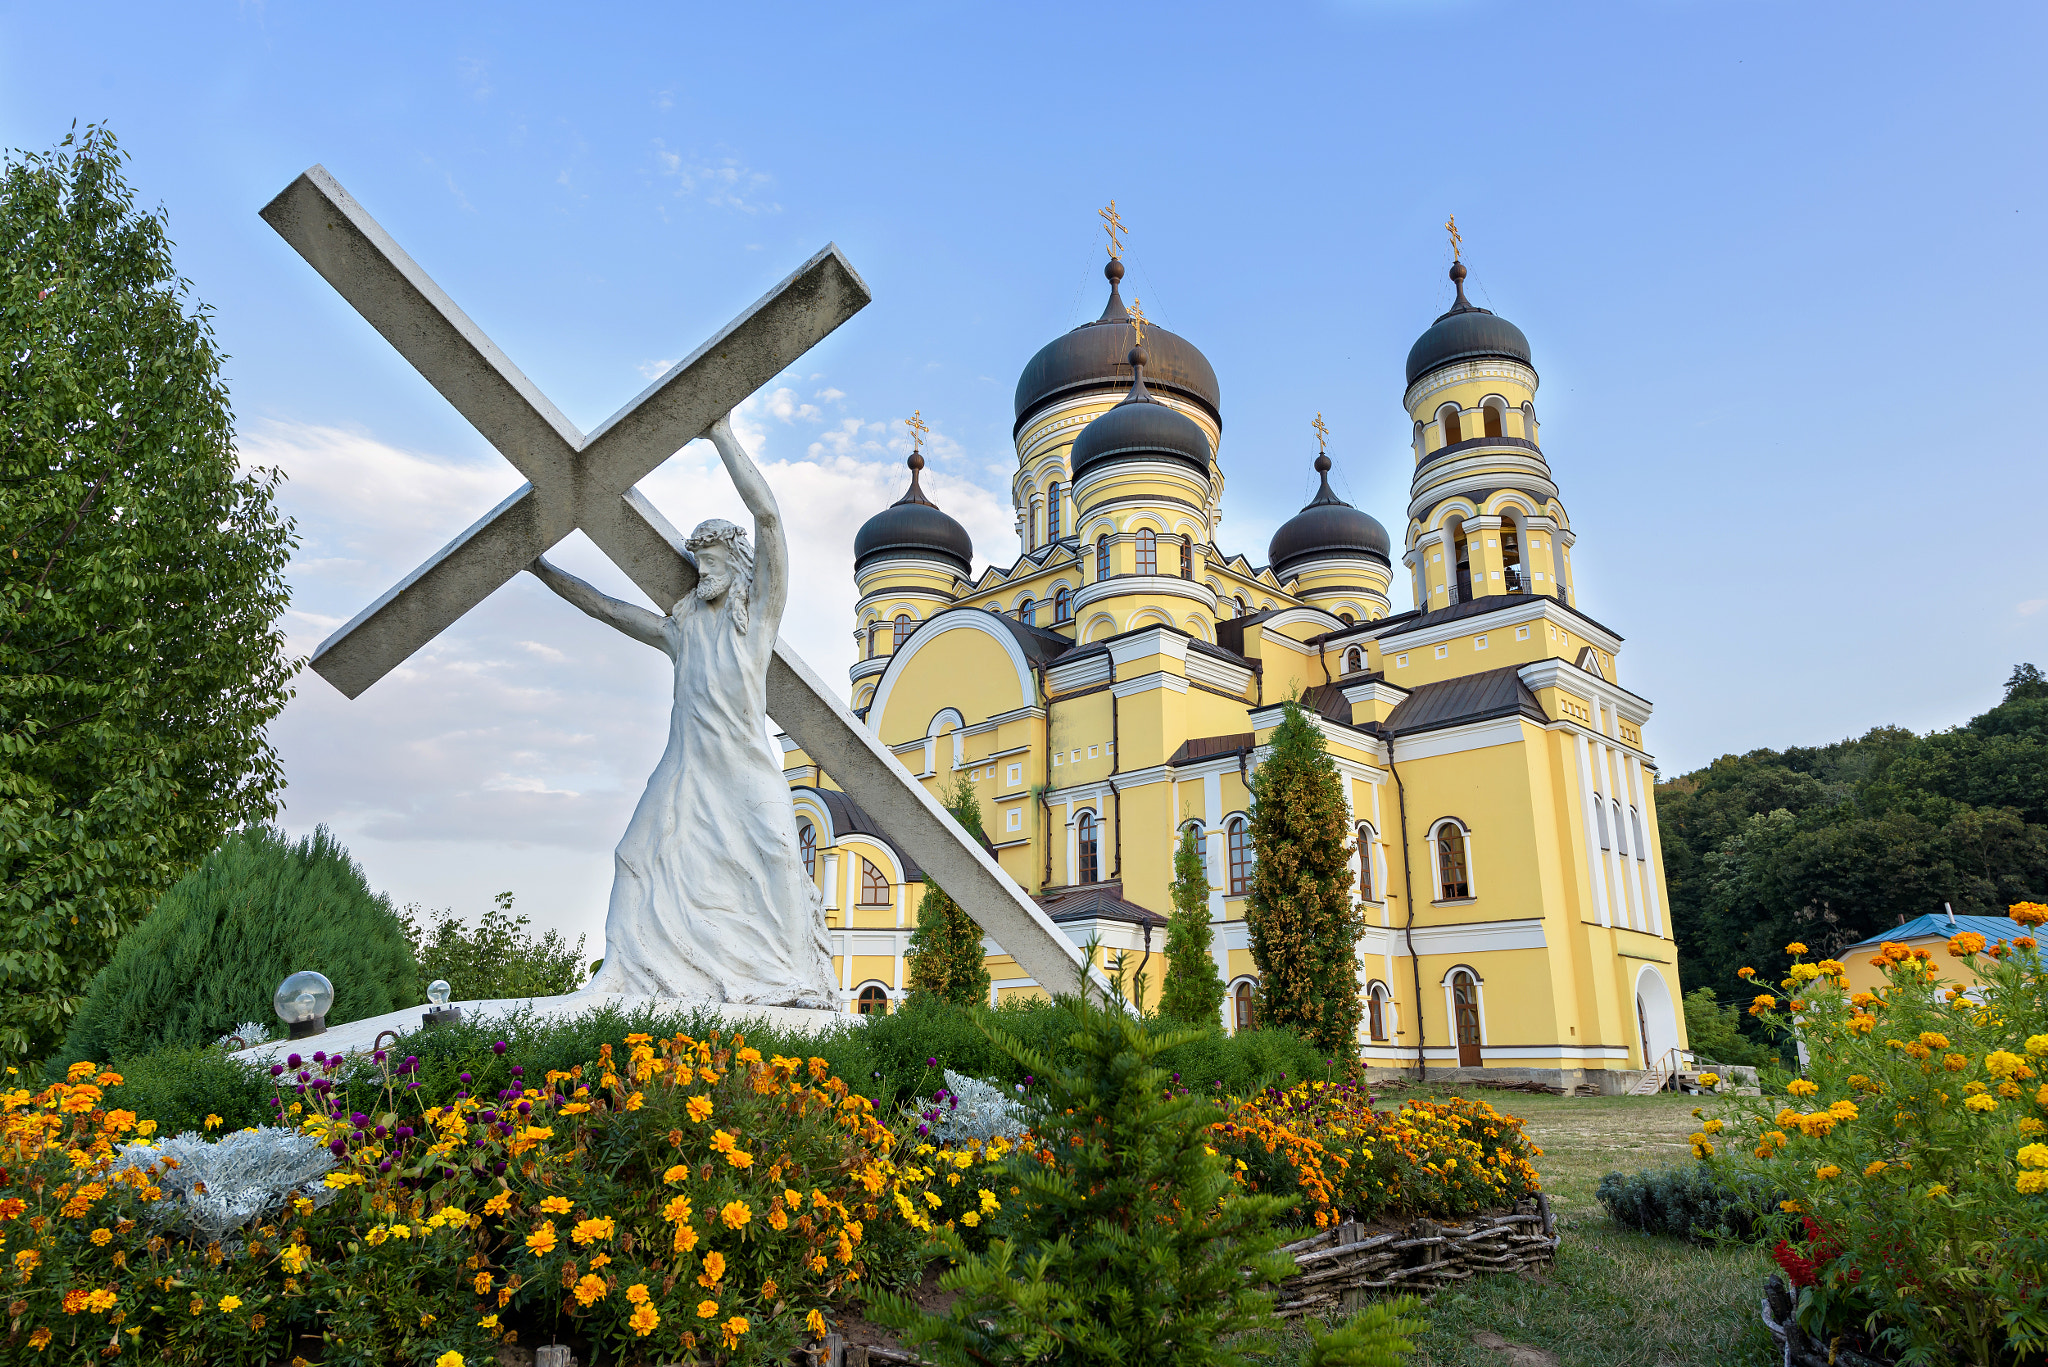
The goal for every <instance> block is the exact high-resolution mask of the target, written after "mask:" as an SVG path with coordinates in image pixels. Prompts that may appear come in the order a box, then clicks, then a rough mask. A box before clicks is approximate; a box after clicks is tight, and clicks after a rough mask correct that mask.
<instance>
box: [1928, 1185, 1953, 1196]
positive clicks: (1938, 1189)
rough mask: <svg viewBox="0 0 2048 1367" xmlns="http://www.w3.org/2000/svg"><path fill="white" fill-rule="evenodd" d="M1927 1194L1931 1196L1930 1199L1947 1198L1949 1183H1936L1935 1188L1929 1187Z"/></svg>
mask: <svg viewBox="0 0 2048 1367" xmlns="http://www.w3.org/2000/svg"><path fill="white" fill-rule="evenodd" d="M1927 1194H1928V1195H1929V1196H1930V1197H1933V1196H1946V1195H1948V1183H1946V1182H1936V1183H1935V1184H1934V1185H1933V1186H1931V1187H1929V1188H1928V1189H1927Z"/></svg>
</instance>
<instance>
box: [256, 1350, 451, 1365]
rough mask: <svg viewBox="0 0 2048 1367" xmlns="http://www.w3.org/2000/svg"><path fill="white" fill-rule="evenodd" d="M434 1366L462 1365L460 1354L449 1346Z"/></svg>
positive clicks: (296, 1359)
mask: <svg viewBox="0 0 2048 1367" xmlns="http://www.w3.org/2000/svg"><path fill="white" fill-rule="evenodd" d="M300 1360H301V1359H298V1358H293V1359H292V1361H294V1362H298V1361H300ZM434 1367H462V1354H460V1353H458V1352H456V1351H455V1350H454V1349H453V1348H450V1349H449V1350H448V1351H447V1352H445V1353H443V1354H441V1356H439V1357H437V1358H435V1359H434Z"/></svg>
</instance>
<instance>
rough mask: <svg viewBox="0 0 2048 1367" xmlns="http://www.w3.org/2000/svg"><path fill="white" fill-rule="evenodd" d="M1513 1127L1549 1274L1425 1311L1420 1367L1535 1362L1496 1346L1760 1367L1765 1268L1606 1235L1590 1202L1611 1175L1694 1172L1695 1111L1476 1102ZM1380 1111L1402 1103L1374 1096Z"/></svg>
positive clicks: (1569, 1102)
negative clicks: (1554, 1247)
mask: <svg viewBox="0 0 2048 1367" xmlns="http://www.w3.org/2000/svg"><path fill="white" fill-rule="evenodd" d="M1466 1094H1467V1095H1471V1096H1478V1097H1483V1098H1484V1099H1486V1100H1488V1101H1490V1102H1492V1103H1493V1104H1494V1105H1495V1106H1496V1107H1497V1108H1499V1109H1500V1110H1503V1111H1506V1112H1508V1113H1509V1114H1511V1115H1518V1116H1521V1117H1522V1118H1523V1119H1524V1120H1525V1121H1527V1122H1528V1123H1527V1127H1526V1128H1527V1131H1528V1134H1529V1136H1530V1138H1531V1139H1532V1140H1533V1141H1534V1142H1535V1144H1536V1145H1537V1147H1539V1148H1541V1149H1542V1150H1543V1157H1541V1158H1539V1159H1537V1160H1536V1168H1537V1171H1539V1172H1540V1173H1542V1174H1543V1187H1544V1190H1545V1191H1546V1192H1547V1193H1548V1194H1549V1196H1550V1203H1551V1209H1552V1211H1554V1212H1555V1213H1556V1215H1557V1217H1558V1227H1559V1232H1560V1233H1561V1234H1562V1235H1563V1236H1564V1242H1563V1244H1562V1245H1561V1246H1560V1247H1559V1249H1558V1253H1557V1262H1556V1265H1555V1266H1554V1267H1552V1268H1550V1269H1549V1270H1548V1271H1546V1272H1543V1273H1540V1274H1534V1275H1527V1276H1497V1277H1474V1278H1473V1279H1472V1280H1470V1281H1468V1282H1464V1283H1461V1284H1460V1287H1459V1288H1458V1289H1455V1290H1446V1291H1444V1292H1442V1293H1441V1294H1439V1295H1438V1296H1437V1297H1436V1298H1435V1299H1433V1300H1432V1301H1430V1302H1429V1304H1428V1306H1427V1307H1426V1308H1425V1310H1424V1315H1425V1317H1426V1318H1427V1319H1428V1320H1429V1325H1430V1327H1429V1332H1428V1333H1427V1334H1425V1335H1423V1336H1422V1337H1421V1338H1419V1339H1417V1340H1416V1347H1417V1348H1418V1350H1419V1351H1418V1353H1417V1354H1416V1357H1415V1359H1414V1362H1415V1363H1416V1364H1417V1367H1422V1365H1423V1364H1427V1365H1428V1367H1449V1364H1454V1363H1455V1364H1458V1365H1459V1367H1538V1364H1540V1363H1542V1362H1543V1361H1544V1359H1542V1358H1540V1357H1537V1356H1534V1355H1531V1354H1516V1353H1514V1352H1512V1351H1509V1350H1506V1349H1499V1348H1486V1347H1482V1346H1480V1343H1479V1342H1478V1341H1476V1339H1475V1335H1478V1336H1484V1335H1498V1336H1499V1338H1501V1339H1505V1340H1507V1341H1508V1342H1509V1343H1511V1344H1517V1345H1523V1346H1525V1347H1527V1348H1532V1349H1538V1350H1541V1351H1543V1352H1546V1353H1548V1354H1550V1355H1551V1356H1552V1359H1553V1360H1554V1361H1555V1362H1556V1363H1557V1364H1559V1367H1621V1365H1622V1364H1629V1367H1637V1364H1640V1365H1641V1367H1667V1364H1668V1367H1770V1365H1771V1364H1773V1363H1775V1362H1776V1361H1777V1359H1776V1357H1775V1356H1774V1355H1773V1353H1772V1348H1771V1340H1770V1336H1769V1335H1768V1334H1767V1333H1765V1332H1764V1329H1763V1326H1762V1325H1761V1324H1760V1323H1759V1322H1758V1320H1757V1300H1758V1297H1759V1295H1760V1294H1761V1291H1762V1286H1763V1278H1764V1274H1765V1273H1766V1272H1768V1271H1769V1270H1770V1267H1771V1262H1770V1259H1769V1258H1768V1257H1766V1256H1765V1254H1764V1252H1763V1250H1761V1249H1756V1248H1742V1247H1731V1248H1698V1247H1694V1246H1692V1245H1690V1244H1687V1243H1684V1242H1682V1241H1680V1240H1677V1239H1669V1238H1664V1237H1662V1236H1655V1235H1647V1234H1638V1233H1635V1232H1633V1231H1631V1230H1626V1229H1623V1228H1620V1227H1619V1226H1617V1225H1615V1224H1614V1222H1613V1221H1611V1220H1609V1219H1608V1218H1607V1213H1606V1212H1605V1211H1604V1210H1602V1209H1601V1208H1600V1205H1599V1203H1598V1202H1596V1201H1595V1200H1594V1199H1593V1192H1594V1189H1595V1188H1596V1187H1598V1186H1599V1184H1600V1179H1601V1177H1603V1176H1604V1175H1606V1174H1607V1173H1609V1172H1614V1171H1617V1170H1618V1171H1622V1172H1633V1171H1637V1170H1639V1169H1642V1168H1652V1167H1659V1166H1663V1165H1665V1164H1669V1163H1673V1162H1677V1161H1679V1160H1688V1161H1689V1160H1690V1157H1691V1154H1690V1152H1689V1149H1688V1146H1687V1142H1686V1136H1687V1135H1689V1134H1691V1133H1692V1131H1693V1130H1694V1129H1695V1128H1696V1126H1697V1122H1696V1121H1695V1120H1694V1119H1693V1116H1692V1108H1693V1106H1694V1105H1696V1104H1697V1101H1696V1099H1695V1098H1691V1097H1679V1096H1669V1095H1660V1096H1650V1097H1619V1096H1614V1097H1561V1096H1536V1095H1529V1094H1523V1093H1517V1092H1493V1091H1483V1090H1478V1089H1474V1090H1473V1091H1470V1092H1468V1093H1466ZM1380 1095H1381V1101H1382V1104H1383V1105H1384V1104H1385V1103H1386V1102H1387V1101H1390V1100H1397V1099H1398V1098H1399V1097H1400V1096H1401V1092H1399V1091H1398V1090H1389V1089H1382V1090H1381V1093H1380Z"/></svg>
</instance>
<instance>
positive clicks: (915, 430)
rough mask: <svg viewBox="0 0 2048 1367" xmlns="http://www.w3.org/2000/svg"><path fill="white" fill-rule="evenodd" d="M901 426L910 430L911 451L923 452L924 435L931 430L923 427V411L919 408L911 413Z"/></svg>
mask: <svg viewBox="0 0 2048 1367" xmlns="http://www.w3.org/2000/svg"><path fill="white" fill-rule="evenodd" d="M903 425H904V426H905V427H907V428H909V429H910V449H911V450H913V451H920V450H923V449H924V434H925V433H927V432H929V431H931V430H932V429H931V428H929V427H926V426H925V425H924V410H923V409H921V408H920V409H919V410H917V411H916V412H915V413H912V414H911V415H910V416H909V417H907V418H905V419H904V420H903Z"/></svg>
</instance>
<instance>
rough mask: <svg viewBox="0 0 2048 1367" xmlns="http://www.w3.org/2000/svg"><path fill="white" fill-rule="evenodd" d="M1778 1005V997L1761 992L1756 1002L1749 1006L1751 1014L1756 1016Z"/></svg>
mask: <svg viewBox="0 0 2048 1367" xmlns="http://www.w3.org/2000/svg"><path fill="white" fill-rule="evenodd" d="M1777 1004H1778V999H1777V998H1776V997H1774V996H1772V995H1771V994H1770V993H1768V992H1759V993H1757V996H1756V1000H1755V1001H1753V1002H1751V1003H1750V1004H1749V1014H1750V1015H1752V1016H1754V1015H1756V1014H1758V1013H1759V1012H1763V1011H1768V1010H1770V1009H1771V1008H1772V1007H1774V1006H1776V1005H1777Z"/></svg>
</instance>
